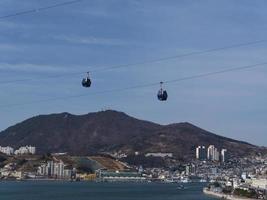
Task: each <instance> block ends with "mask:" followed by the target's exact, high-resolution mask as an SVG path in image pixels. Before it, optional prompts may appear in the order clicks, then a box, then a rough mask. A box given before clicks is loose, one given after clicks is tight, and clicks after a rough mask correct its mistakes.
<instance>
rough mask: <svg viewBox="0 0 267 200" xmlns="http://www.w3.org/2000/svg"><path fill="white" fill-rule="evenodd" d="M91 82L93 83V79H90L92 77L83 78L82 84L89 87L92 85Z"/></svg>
mask: <svg viewBox="0 0 267 200" xmlns="http://www.w3.org/2000/svg"><path fill="white" fill-rule="evenodd" d="M91 84H92V82H91V80H90V78H88V77H87V78H84V79H83V80H82V86H83V87H87V88H89V87H91Z"/></svg>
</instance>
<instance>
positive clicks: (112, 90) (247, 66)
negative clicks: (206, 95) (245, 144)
mask: <svg viewBox="0 0 267 200" xmlns="http://www.w3.org/2000/svg"><path fill="white" fill-rule="evenodd" d="M264 65H267V62H263V63H257V64H253V65H245V66H240V67H233V68H228V69H224V70H219V71H213V72H208V73H202V74H198V75H193V76H187V77H183V78H178V79H173V80H167V81H165V82H164V84H173V83H178V82H181V81H185V80H191V79H198V78H204V77H208V76H214V75H218V74H224V73H228V72H233V71H241V70H246V69H251V68H256V67H260V66H264ZM157 85H159V82H154V83H146V84H139V85H135V86H129V87H124V88H118V89H110V90H104V91H100V92H94V93H90V94H79V95H72V96H64V97H55V98H49V99H41V100H35V101H30V102H25V103H17V104H6V105H0V108H6V107H17V106H24V105H31V104H37V103H43V102H51V101H58V100H66V99H73V98H80V97H85V96H90V95H100V94H106V93H115V92H123V91H127V90H133V89H139V88H147V87H153V86H157Z"/></svg>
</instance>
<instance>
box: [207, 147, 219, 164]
mask: <svg viewBox="0 0 267 200" xmlns="http://www.w3.org/2000/svg"><path fill="white" fill-rule="evenodd" d="M207 157H208V160H212V161H219V160H220V153H219V151H218V150H217V148H216V147H215V146H214V145H210V146H209V148H208V155H207Z"/></svg>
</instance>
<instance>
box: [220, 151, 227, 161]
mask: <svg viewBox="0 0 267 200" xmlns="http://www.w3.org/2000/svg"><path fill="white" fill-rule="evenodd" d="M226 160H227V149H222V151H221V162H223V163H224V162H225V161H226Z"/></svg>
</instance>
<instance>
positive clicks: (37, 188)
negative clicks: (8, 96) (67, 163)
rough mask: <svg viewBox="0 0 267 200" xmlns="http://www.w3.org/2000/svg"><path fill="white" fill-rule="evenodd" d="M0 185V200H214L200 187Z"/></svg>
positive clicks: (82, 184) (6, 183)
mask: <svg viewBox="0 0 267 200" xmlns="http://www.w3.org/2000/svg"><path fill="white" fill-rule="evenodd" d="M185 186H186V189H184V190H179V189H177V185H175V184H156V183H143V184H135V183H88V182H75V183H71V182H45V181H40V182H31V181H28V182H0V200H183V199H184V200H213V199H214V198H211V197H208V196H205V195H204V194H202V188H203V186H204V185H203V184H185Z"/></svg>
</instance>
